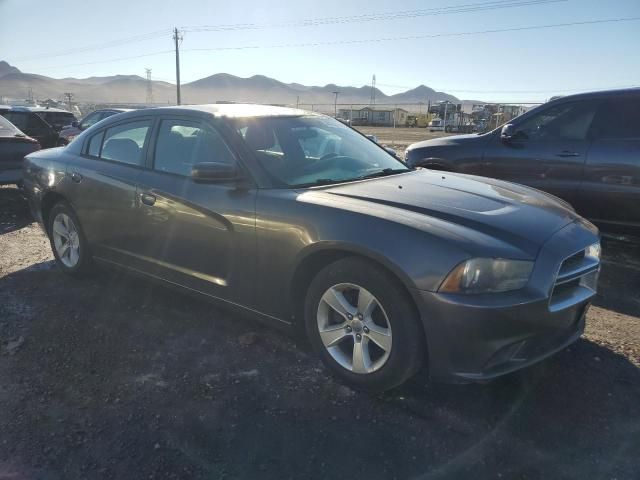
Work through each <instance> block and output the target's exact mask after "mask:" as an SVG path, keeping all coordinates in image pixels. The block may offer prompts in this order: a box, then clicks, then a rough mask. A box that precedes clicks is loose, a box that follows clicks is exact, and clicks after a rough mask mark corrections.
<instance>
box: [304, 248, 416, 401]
mask: <svg viewBox="0 0 640 480" xmlns="http://www.w3.org/2000/svg"><path fill="white" fill-rule="evenodd" d="M389 277H390V275H389V273H388V272H387V271H385V270H383V269H382V268H380V267H378V266H377V265H375V264H373V263H371V262H369V261H366V260H364V259H360V258H347V259H343V260H339V261H337V262H335V263H332V264H331V265H328V266H327V267H325V268H324V269H323V270H321V271H320V272H319V273H318V275H317V276H316V277H315V279H314V280H313V281H312V283H311V286H310V288H309V291H308V294H307V299H306V308H305V323H306V329H307V334H308V336H309V339H310V341H311V343H312V345H313V347H314V349H315V350H316V352H318V354H319V355H320V357H321V358H322V360H323V362H324V363H325V365H326V366H328V367H329V368H330V369H331V370H332V371H333V372H334V373H335V374H336V375H337V376H338V377H339V378H340V379H342V380H343V381H345V382H346V383H348V384H350V385H351V386H353V387H355V388H358V389H362V390H367V391H384V390H388V389H389V388H392V387H395V386H397V385H400V384H401V383H403V382H404V381H405V380H407V379H408V378H410V377H411V376H412V375H413V374H415V373H416V372H417V371H418V369H419V368H420V366H421V365H422V362H423V358H424V339H423V333H422V329H421V328H420V325H419V323H418V322H419V319H418V316H417V314H416V312H415V308H413V303H412V300H411V298H409V296H408V294H407V293H406V292H405V291H404V289H403V288H402V286H401V285H400V284H399V282H397V281H395V279H393V278H389Z"/></svg>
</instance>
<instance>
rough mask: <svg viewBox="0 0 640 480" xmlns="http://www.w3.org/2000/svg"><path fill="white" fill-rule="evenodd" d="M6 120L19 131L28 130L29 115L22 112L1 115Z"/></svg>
mask: <svg viewBox="0 0 640 480" xmlns="http://www.w3.org/2000/svg"><path fill="white" fill-rule="evenodd" d="M2 116H3V117H5V118H6V119H7V120H9V121H10V122H11V123H13V124H14V125H15V126H16V127H18V128H19V129H20V130H22V131H25V130H27V128H28V120H29V114H28V113H23V112H5V113H3V114H2Z"/></svg>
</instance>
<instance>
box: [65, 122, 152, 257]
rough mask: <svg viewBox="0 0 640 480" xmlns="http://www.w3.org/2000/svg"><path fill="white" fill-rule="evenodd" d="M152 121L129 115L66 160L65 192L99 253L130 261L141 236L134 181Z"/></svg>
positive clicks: (94, 135) (95, 253)
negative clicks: (79, 152)
mask: <svg viewBox="0 0 640 480" xmlns="http://www.w3.org/2000/svg"><path fill="white" fill-rule="evenodd" d="M152 125H153V120H152V119H151V118H148V117H147V118H136V119H129V120H128V121H126V122H123V123H117V124H113V125H111V126H109V127H108V128H105V129H102V130H99V131H97V132H96V133H95V134H93V135H92V136H91V137H89V138H88V139H87V141H86V142H85V144H84V145H83V150H82V155H69V158H68V160H67V177H68V178H69V181H68V182H67V184H66V185H67V187H66V188H67V189H68V191H67V194H68V195H69V198H70V200H71V203H72V204H73V206H74V209H75V211H76V213H77V214H78V217H79V219H80V223H81V225H82V227H83V230H84V232H85V234H86V236H87V239H88V240H89V243H90V244H91V248H92V253H93V254H94V255H95V256H97V257H98V258H101V259H104V260H109V261H113V262H116V263H120V264H125V265H128V263H129V262H130V260H131V258H132V257H133V252H134V250H135V246H136V243H137V242H138V241H140V229H139V228H138V224H137V208H138V197H137V195H136V185H137V181H138V179H139V177H140V174H141V172H142V169H143V168H144V159H145V158H146V153H147V149H148V145H149V138H150V136H151V130H152Z"/></svg>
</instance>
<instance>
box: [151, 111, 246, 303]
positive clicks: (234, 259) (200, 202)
mask: <svg viewBox="0 0 640 480" xmlns="http://www.w3.org/2000/svg"><path fill="white" fill-rule="evenodd" d="M154 136H155V141H154V145H153V148H152V153H151V155H150V163H149V165H148V167H149V168H148V169H147V170H145V171H144V172H143V174H142V176H141V177H140V183H139V196H140V197H139V198H140V202H141V204H140V216H139V225H140V228H141V229H142V230H143V231H144V232H145V241H144V242H140V244H139V246H140V249H141V250H140V252H139V253H140V256H139V261H141V262H143V263H144V270H145V271H147V272H148V273H150V274H152V275H154V276H156V277H159V278H162V279H164V280H167V281H170V282H172V283H176V284H179V285H182V286H186V287H188V288H191V289H194V290H197V291H199V292H204V293H207V294H209V295H213V296H215V297H218V298H222V299H226V300H231V301H237V302H238V303H246V304H250V303H251V299H250V298H247V295H249V296H251V295H250V292H251V284H252V282H253V273H252V272H253V264H254V261H253V256H254V254H255V198H256V190H255V188H253V187H247V186H240V185H239V184H238V183H237V182H236V181H229V182H224V183H198V182H195V181H194V180H193V179H192V178H191V176H190V175H191V168H192V166H193V165H195V164H197V163H202V162H221V163H236V162H237V159H236V156H235V155H234V153H233V152H232V151H231V149H230V148H229V147H228V145H227V143H226V142H225V141H224V139H223V138H222V136H221V135H220V133H219V131H218V130H216V129H215V128H214V127H213V126H212V125H209V124H208V123H206V122H204V121H197V120H193V119H190V118H181V117H163V118H162V119H161V120H160V122H159V124H158V127H157V133H156V134H155V135H154ZM239 284H242V288H241V289H239V288H238V285H239ZM241 295H244V297H243V298H241Z"/></svg>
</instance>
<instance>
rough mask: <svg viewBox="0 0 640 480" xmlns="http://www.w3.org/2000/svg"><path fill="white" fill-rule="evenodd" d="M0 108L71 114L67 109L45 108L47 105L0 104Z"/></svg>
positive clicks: (13, 110)
mask: <svg viewBox="0 0 640 480" xmlns="http://www.w3.org/2000/svg"><path fill="white" fill-rule="evenodd" d="M0 110H5V111H12V112H34V113H38V112H53V113H68V114H69V115H73V113H71V112H70V111H68V110H62V109H61V108H47V107H14V106H11V105H0Z"/></svg>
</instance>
